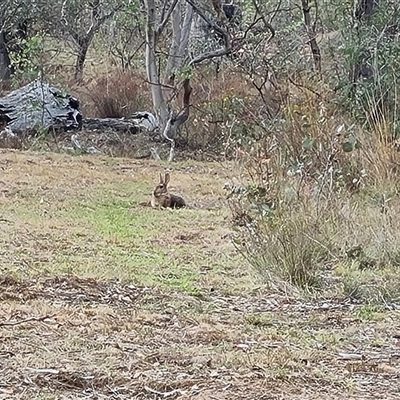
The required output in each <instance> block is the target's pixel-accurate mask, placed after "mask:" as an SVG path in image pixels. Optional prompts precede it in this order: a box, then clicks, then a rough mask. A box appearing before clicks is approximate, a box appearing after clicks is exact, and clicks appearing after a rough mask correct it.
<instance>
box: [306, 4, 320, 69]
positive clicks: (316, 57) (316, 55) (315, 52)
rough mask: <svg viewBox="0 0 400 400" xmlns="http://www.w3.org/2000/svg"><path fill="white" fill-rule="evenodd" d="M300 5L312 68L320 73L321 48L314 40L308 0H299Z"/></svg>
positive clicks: (313, 28)
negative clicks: (312, 63)
mask: <svg viewBox="0 0 400 400" xmlns="http://www.w3.org/2000/svg"><path fill="white" fill-rule="evenodd" d="M301 6H302V9H303V17H304V25H305V26H306V29H307V35H308V39H309V41H308V43H309V45H310V49H311V53H312V57H313V62H314V68H315V70H316V71H317V72H318V74H321V50H320V48H319V46H318V43H317V40H316V34H315V24H312V23H311V15H310V5H309V2H308V0H301Z"/></svg>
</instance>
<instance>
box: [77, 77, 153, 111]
mask: <svg viewBox="0 0 400 400" xmlns="http://www.w3.org/2000/svg"><path fill="white" fill-rule="evenodd" d="M87 91H88V93H87V96H88V100H89V101H88V107H87V108H86V109H85V110H83V111H84V112H85V115H93V116H96V117H99V118H122V117H129V116H130V115H131V114H132V113H133V112H135V111H138V110H147V109H150V108H151V107H150V104H151V102H150V99H149V97H148V88H147V86H146V85H145V82H144V78H143V77H141V76H139V74H135V73H133V72H129V71H128V72H127V71H116V72H114V73H112V74H108V75H102V76H101V77H99V78H98V79H95V80H94V81H93V82H92V83H91V84H90V86H89V87H88V89H87Z"/></svg>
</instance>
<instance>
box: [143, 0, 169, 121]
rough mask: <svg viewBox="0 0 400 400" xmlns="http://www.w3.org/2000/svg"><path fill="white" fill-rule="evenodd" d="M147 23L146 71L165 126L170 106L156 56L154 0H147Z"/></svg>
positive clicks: (159, 115) (156, 110)
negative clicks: (165, 95)
mask: <svg viewBox="0 0 400 400" xmlns="http://www.w3.org/2000/svg"><path fill="white" fill-rule="evenodd" d="M146 11H147V23H146V72H147V79H148V81H149V83H150V85H151V96H152V99H153V107H154V112H155V113H156V116H157V118H158V120H159V124H160V126H161V127H163V126H164V125H165V123H166V121H167V119H168V108H167V105H166V103H165V100H164V96H163V93H162V88H161V84H160V77H159V75H158V69H157V58H156V44H157V34H156V8H155V1H154V0H146Z"/></svg>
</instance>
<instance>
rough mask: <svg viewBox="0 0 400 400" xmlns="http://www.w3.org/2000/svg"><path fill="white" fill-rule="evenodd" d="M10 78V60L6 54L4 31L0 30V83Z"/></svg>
mask: <svg viewBox="0 0 400 400" xmlns="http://www.w3.org/2000/svg"><path fill="white" fill-rule="evenodd" d="M10 78H11V60H10V56H9V55H8V51H7V47H6V42H5V33H4V31H2V30H0V84H1V83H3V82H6V81H9V80H10Z"/></svg>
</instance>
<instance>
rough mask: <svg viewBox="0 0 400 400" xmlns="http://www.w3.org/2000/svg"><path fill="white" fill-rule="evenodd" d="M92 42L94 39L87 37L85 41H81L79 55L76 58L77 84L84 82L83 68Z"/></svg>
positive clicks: (75, 74) (75, 76)
mask: <svg viewBox="0 0 400 400" xmlns="http://www.w3.org/2000/svg"><path fill="white" fill-rule="evenodd" d="M91 41H92V38H90V37H85V38H84V39H81V40H79V48H78V55H77V56H76V62H75V73H74V80H75V82H77V83H81V82H82V81H83V68H84V66H85V61H86V56H87V52H88V50H89V46H90V42H91Z"/></svg>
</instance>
